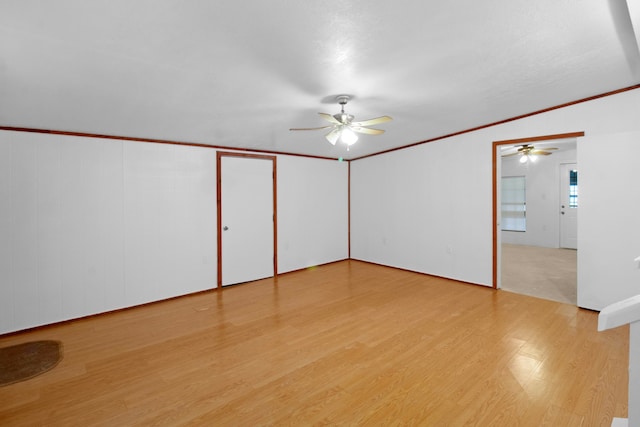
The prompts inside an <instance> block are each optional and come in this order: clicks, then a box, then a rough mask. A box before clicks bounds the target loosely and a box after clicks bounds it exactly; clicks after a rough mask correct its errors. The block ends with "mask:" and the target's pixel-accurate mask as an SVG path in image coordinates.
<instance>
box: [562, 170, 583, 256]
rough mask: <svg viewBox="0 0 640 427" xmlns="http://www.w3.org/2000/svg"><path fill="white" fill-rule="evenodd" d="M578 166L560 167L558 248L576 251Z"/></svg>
mask: <svg viewBox="0 0 640 427" xmlns="http://www.w3.org/2000/svg"><path fill="white" fill-rule="evenodd" d="M578 203H579V202H578V165H577V164H576V163H562V164H561V165H560V247H561V248H567V249H578Z"/></svg>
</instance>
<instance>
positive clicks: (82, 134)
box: [0, 126, 349, 162]
mask: <svg viewBox="0 0 640 427" xmlns="http://www.w3.org/2000/svg"><path fill="white" fill-rule="evenodd" d="M0 130H6V131H11V132H30V133H43V134H49V135H61V136H79V137H84V138H99V139H112V140H119V141H131V142H146V143H154V144H169V145H182V146H185V147H199V148H212V149H214V150H233V151H240V152H248V153H261V154H273V155H282V156H296V157H306V158H310V159H321V160H332V161H336V160H337V161H345V162H348V161H349V160H347V159H343V160H340V158H337V157H325V156H314V155H311V154H299V153H286V152H283V151H268V150H259V149H250V148H237V147H227V146H223V145H209V144H202V143H197V142H183V141H172V140H168V139H154V138H137V137H131V136H119V135H105V134H97V133H87V132H71V131H63V130H54V129H37V128H27V127H15V126H0Z"/></svg>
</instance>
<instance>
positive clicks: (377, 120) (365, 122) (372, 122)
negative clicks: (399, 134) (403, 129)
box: [351, 116, 393, 126]
mask: <svg viewBox="0 0 640 427" xmlns="http://www.w3.org/2000/svg"><path fill="white" fill-rule="evenodd" d="M390 120H393V119H392V118H391V117H389V116H381V117H376V118H375V119H369V120H363V121H361V122H352V123H351V124H352V125H354V126H371V125H377V124H379V123H384V122H388V121H390Z"/></svg>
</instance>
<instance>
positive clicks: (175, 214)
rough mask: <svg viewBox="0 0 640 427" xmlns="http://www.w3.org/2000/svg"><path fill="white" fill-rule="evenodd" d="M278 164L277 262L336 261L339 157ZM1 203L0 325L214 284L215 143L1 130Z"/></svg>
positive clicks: (341, 207) (343, 211) (340, 255)
mask: <svg viewBox="0 0 640 427" xmlns="http://www.w3.org/2000/svg"><path fill="white" fill-rule="evenodd" d="M278 168H279V170H278V203H279V206H278V214H279V223H278V227H279V233H280V236H281V237H280V238H281V240H280V239H279V247H280V248H281V249H280V251H281V253H280V254H279V270H280V271H281V272H283V271H288V270H292V269H297V268H304V267H307V266H309V265H314V264H318V263H323V262H330V261H335V260H339V259H344V258H346V257H347V254H348V248H347V235H346V232H345V230H346V229H347V216H348V207H347V197H346V194H347V182H348V178H347V164H346V163H339V162H333V161H328V160H320V159H304V158H298V157H292V156H279V158H278ZM292 176H295V177H296V179H291V177H292ZM309 193H312V194H309ZM310 201H313V203H314V205H312V206H309V203H310ZM0 207H1V208H0V333H6V332H12V331H16V330H21V329H25V328H29V327H33V326H39V325H44V324H48V323H53V322H57V321H62V320H67V319H73V318H77V317H82V316H86V315H91V314H95V313H100V312H104V311H110V310H114V309H119V308H124V307H130V306H134V305H137V304H142V303H146V302H151V301H157V300H161V299H165V298H169V297H173V296H178V295H184V294H188V293H192V292H196V291H201V290H206V289H212V288H214V287H215V286H216V282H217V240H216V239H217V236H216V215H217V208H216V151H215V150H213V149H207V148H200V147H187V146H179V145H165V144H150V143H139V142H130V141H118V140H104V139H95V138H84V137H72V136H57V135H45V134H35V133H21V132H7V131H0ZM292 219H295V220H292Z"/></svg>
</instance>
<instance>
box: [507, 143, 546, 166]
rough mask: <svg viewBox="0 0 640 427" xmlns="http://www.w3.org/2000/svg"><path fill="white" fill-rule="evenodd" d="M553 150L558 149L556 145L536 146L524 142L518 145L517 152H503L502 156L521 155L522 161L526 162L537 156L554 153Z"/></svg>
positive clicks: (533, 159) (534, 159)
mask: <svg viewBox="0 0 640 427" xmlns="http://www.w3.org/2000/svg"><path fill="white" fill-rule="evenodd" d="M553 150H557V148H556V147H544V148H536V147H534V146H533V145H529V144H524V145H519V146H517V150H516V152H515V153H509V154H503V155H502V157H511V156H521V157H520V163H526V162H527V161H529V160H531V161H532V162H535V161H536V156H548V155H550V154H552V153H551V152H552V151H553Z"/></svg>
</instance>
